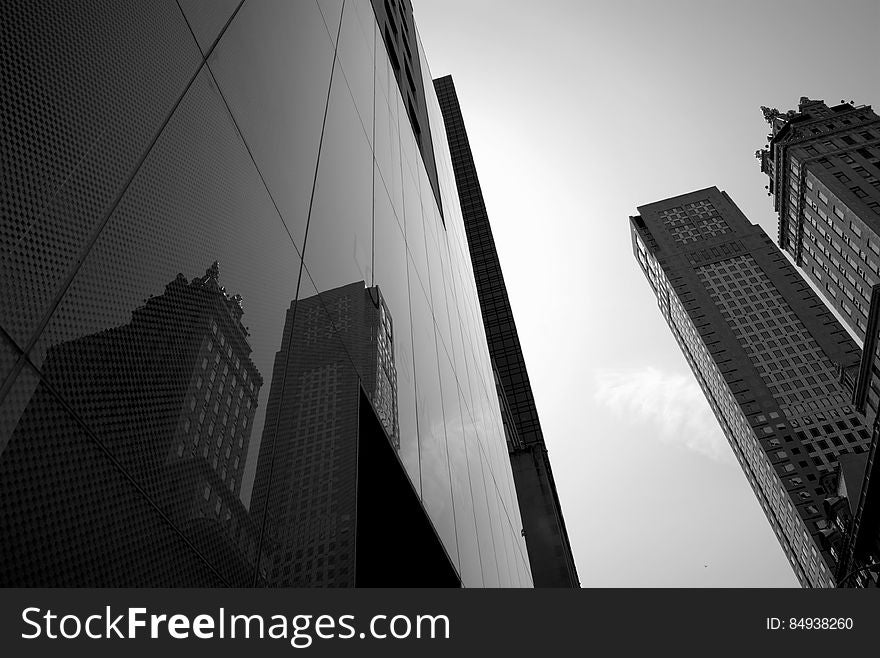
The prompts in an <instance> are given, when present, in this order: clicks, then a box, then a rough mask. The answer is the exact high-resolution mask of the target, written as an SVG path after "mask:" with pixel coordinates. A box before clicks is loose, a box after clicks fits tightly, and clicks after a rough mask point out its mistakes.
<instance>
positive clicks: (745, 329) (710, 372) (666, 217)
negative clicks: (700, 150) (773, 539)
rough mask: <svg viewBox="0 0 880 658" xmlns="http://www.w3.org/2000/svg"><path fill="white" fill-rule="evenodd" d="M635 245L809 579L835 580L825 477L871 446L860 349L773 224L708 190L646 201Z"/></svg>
mask: <svg viewBox="0 0 880 658" xmlns="http://www.w3.org/2000/svg"><path fill="white" fill-rule="evenodd" d="M630 227H631V234H632V240H633V251H634V254H635V256H636V259H637V260H638V262H639V266H640V267H641V269H642V271H643V272H644V274H645V276H646V277H647V279H648V281H649V283H650V285H651V288H652V289H653V291H654V293H655V294H656V296H657V302H658V305H659V307H660V310H661V312H662V313H663V316H664V318H665V319H666V321H667V323H668V324H669V327H670V329H671V330H672V333H673V335H674V336H675V339H676V341H677V342H678V344H679V347H680V348H681V350H682V352H683V353H684V355H685V357H686V359H687V361H688V364H689V365H690V367H691V369H692V370H693V372H694V375H695V376H696V378H697V381H698V382H699V384H700V387H701V388H702V389H703V392H704V393H705V395H706V399H707V400H708V401H709V404H710V406H711V408H712V410H713V412H714V413H715V416H716V418H717V419H718V421H719V423H720V425H721V428H722V430H723V431H724V434H725V436H726V437H727V439H728V442H729V443H730V445H731V448H732V449H733V452H734V454H735V456H736V458H737V459H738V461H739V462H740V464H741V466H742V468H743V472H744V474H745V476H746V478H747V479H748V481H749V484H750V485H751V487H752V489H753V491H754V492H755V495H756V497H757V499H758V502H759V503H760V504H761V507H762V508H763V510H764V512H765V514H766V516H767V519H768V521H769V522H770V525H771V526H772V528H773V530H774V532H775V533H776V536H777V537H778V539H779V542H780V545H781V546H782V549H783V550H784V551H785V554H786V556H787V557H788V559H789V562H790V563H791V566H792V569H793V570H794V573H795V575H796V576H797V578H798V580H799V581H800V583H801V584H802V585H803V586H805V587H834V586H835V584H836V581H835V575H834V574H835V570H836V568H837V560H838V556H836V555H835V554H834V553H833V552H832V550H831V547H829V546H828V544H827V541H826V534H827V533H828V531H829V526H830V523H829V520H828V518H827V515H826V513H825V511H824V508H823V503H824V501H825V499H826V498H827V497H828V496H830V495H831V492H829V491H827V490H826V484H825V476H827V475H829V474H831V473H833V471H834V469H835V468H836V466H837V463H838V460H839V458H840V457H841V455H846V454H860V453H864V452H865V450H866V448H867V446H868V444H869V434H868V431H867V429H866V428H865V425H864V419H863V416H862V415H861V414H859V413H858V412H857V411H856V409H855V407H854V406H853V405H852V404H851V402H850V395H849V391H848V389H847V387H846V386H845V385H844V384H842V383H841V382H840V377H839V372H840V370H841V369H847V368H852V367H853V366H854V365H857V364H858V362H859V358H860V351H859V349H858V347H857V346H856V344H855V342H854V341H853V340H852V339H851V338H850V337H849V335H848V334H847V332H846V330H845V329H844V327H843V326H842V325H841V324H840V323H839V322H838V321H837V320H836V319H835V318H834V316H833V315H832V314H831V312H830V311H829V310H828V309H827V308H826V307H825V305H824V304H823V303H822V302H821V301H820V299H819V298H818V296H817V295H816V294H815V293H814V292H813V291H812V289H811V288H810V287H809V285H808V284H807V283H806V282H805V281H804V280H803V279H802V278H801V277H800V276H799V275H798V273H797V271H796V269H795V268H794V267H793V266H792V265H791V264H790V263H789V261H788V260H787V259H786V258H785V256H784V255H783V254H782V253H781V252H780V251H779V249H778V248H777V247H776V246H775V245H774V244H773V242H772V241H771V240H770V238H769V237H768V236H767V235H766V234H765V233H764V231H763V230H762V229H761V228H760V227H758V226H756V225H753V224H751V223H750V222H749V221H748V219H747V218H746V217H745V216H744V215H743V214H742V212H740V210H739V209H738V208H737V207H736V205H735V204H734V203H733V201H732V200H731V199H730V198H729V197H728V196H727V195H726V194H725V193H724V192H719V191H718V189H717V188H708V189H705V190H699V191H696V192H692V193H689V194H685V195H682V196H678V197H673V198H671V199H666V200H664V201H659V202H657V203H652V204H648V205H646V206H641V207H639V215H638V216H636V217H632V218H630Z"/></svg>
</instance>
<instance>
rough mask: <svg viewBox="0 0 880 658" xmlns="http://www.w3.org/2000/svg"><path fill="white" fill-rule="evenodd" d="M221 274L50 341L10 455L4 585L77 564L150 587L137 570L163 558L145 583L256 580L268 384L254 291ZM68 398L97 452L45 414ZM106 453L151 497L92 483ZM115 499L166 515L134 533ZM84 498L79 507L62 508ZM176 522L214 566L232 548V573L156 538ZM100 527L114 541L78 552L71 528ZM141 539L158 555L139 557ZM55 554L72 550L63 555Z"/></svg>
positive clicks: (92, 578)
mask: <svg viewBox="0 0 880 658" xmlns="http://www.w3.org/2000/svg"><path fill="white" fill-rule="evenodd" d="M219 277H220V269H219V264H218V263H216V262H215V263H214V264H213V265H211V267H210V268H208V270H207V271H206V272H205V275H204V276H202V277H197V278H195V279H193V280H192V281H188V280H187V279H186V277H185V276H184V275H183V274H179V275H178V276H177V277H176V278H175V279H174V280H173V281H171V282H170V283H169V284H168V285H166V286H165V291H164V292H163V293H162V294H161V295H158V296H156V297H152V298H150V299H149V300H147V301H146V303H145V304H144V305H143V306H141V307H140V308H138V309H135V310H134V311H133V312H132V317H131V321H130V322H129V323H128V324H126V325H123V326H121V327H116V328H113V329H108V330H105V331H102V332H99V333H96V334H92V335H88V336H84V337H82V338H77V339H75V340H71V341H67V342H64V343H60V344H58V345H55V346H54V347H51V348H49V349H48V351H47V353H46V356H45V359H44V361H43V363H42V368H41V370H42V373H43V381H42V383H41V384H40V385H39V386H38V387H37V390H36V392H35V393H34V395H33V397H32V399H31V402H30V404H29V405H28V407H27V408H26V409H25V411H24V413H23V414H22V418H21V420H20V421H19V423H18V425H17V427H16V430H15V432H13V433H12V436H11V438H10V441H9V444H8V445H7V446H6V449H5V450H4V452H3V453H2V455H0V472H3V473H4V476H3V477H2V480H3V486H4V487H6V491H5V492H4V502H5V506H4V507H5V509H6V510H7V513H8V515H7V516H4V518H3V520H4V521H5V523H4V525H5V532H2V534H3V536H4V542H5V544H6V545H5V549H6V551H5V555H7V558H8V559H7V561H6V565H5V566H6V567H7V569H8V570H6V569H5V570H4V578H3V580H4V581H7V582H8V583H10V584H13V583H20V584H28V583H33V582H41V581H42V579H43V578H45V577H46V576H47V575H48V574H46V573H42V572H41V570H42V569H45V568H46V567H47V565H48V564H50V563H51V562H53V561H57V562H60V563H61V564H66V573H65V574H64V575H63V576H61V574H57V575H58V577H63V578H64V579H67V578H73V579H74V580H73V582H77V581H76V580H75V578H76V577H80V578H83V577H85V578H88V579H89V582H95V583H100V584H124V583H140V582H142V581H140V580H129V579H130V578H133V577H134V574H138V572H139V569H138V568H137V567H135V566H134V565H138V564H140V567H141V568H144V566H145V565H147V564H150V563H152V564H153V566H152V567H151V569H152V572H151V573H150V575H149V576H145V575H143V574H142V575H141V577H149V578H150V580H151V581H152V580H153V579H156V580H155V584H165V585H172V584H177V583H180V582H181V581H183V582H187V580H188V579H190V578H195V580H190V581H189V582H190V583H191V584H218V583H222V582H223V581H224V580H228V579H232V580H234V582H236V583H238V584H243V583H245V582H248V579H249V576H250V574H251V572H252V566H249V565H253V564H254V563H255V557H256V553H255V551H256V537H255V535H254V527H253V525H252V523H251V521H250V519H249V517H248V514H247V510H246V509H245V508H244V506H243V505H242V503H241V500H240V499H239V495H240V490H241V477H242V470H243V467H244V463H245V462H246V461H247V453H248V449H249V447H250V437H251V429H252V424H253V417H254V412H255V409H256V404H257V396H258V395H259V390H260V387H261V386H262V382H263V379H262V376H261V375H260V373H259V372H258V371H257V369H256V368H255V366H254V364H253V362H252V361H251V359H250V352H251V349H250V346H249V345H248V341H247V330H246V329H245V328H244V326H243V325H242V324H241V318H242V315H243V309H242V300H241V297H240V296H237V295H236V296H230V295H229V294H227V292H226V290H225V289H224V288H223V287H222V286H221V285H220V283H219ZM59 398H60V399H64V398H66V399H71V400H74V401H75V403H76V404H77V408H78V414H79V417H80V419H81V420H82V422H83V423H85V424H86V425H87V426H88V427H89V428H90V430H91V431H89V432H86V435H87V437H88V439H89V444H90V445H89V447H88V448H86V447H85V446H78V445H77V442H75V441H69V440H67V439H66V436H65V434H66V432H67V431H69V430H70V424H69V423H63V422H58V423H57V424H56V422H44V421H43V420H41V418H42V417H43V416H44V415H45V414H46V412H45V408H47V407H48V408H51V407H59V408H60V407H61V405H60V404H59V402H58V400H59ZM92 451H98V452H103V453H105V454H106V455H107V456H108V457H109V458H110V459H111V460H112V462H113V463H114V464H115V465H117V471H118V472H117V473H115V474H114V475H113V476H109V479H110V480H111V481H113V480H118V479H119V476H120V474H121V475H123V476H124V477H125V478H128V479H130V480H131V481H132V483H133V484H134V485H135V487H136V489H137V491H136V490H135V489H131V490H128V488H125V487H120V489H119V490H113V491H108V490H106V489H104V488H103V486H104V483H102V482H101V481H100V480H97V481H96V482H93V483H91V485H87V484H86V483H85V482H83V481H80V479H81V478H84V479H86V480H88V479H90V478H91V477H95V478H97V476H98V473H97V472H95V473H91V475H90V474H89V473H88V471H83V472H82V473H77V472H76V471H75V469H73V468H71V467H73V466H80V467H81V466H82V465H78V464H77V462H78V461H79V460H80V459H92V458H89V457H86V455H89V454H91V452H92ZM23 468H27V469H33V470H34V471H35V472H38V473H42V477H43V478H46V484H49V483H51V487H52V488H53V490H54V491H53V494H52V497H53V498H55V497H58V498H60V499H64V500H65V503H64V505H62V504H61V503H60V502H58V501H56V502H55V503H54V504H48V502H47V500H45V499H44V498H43V497H42V496H41V495H40V494H39V489H36V490H35V489H28V488H24V487H21V486H20V485H21V484H22V483H21V482H20V481H19V479H18V477H17V476H16V472H17V471H19V470H20V469H23ZM17 485H18V486H17ZM138 491H139V492H140V493H141V494H142V495H143V498H142V499H139V497H138ZM108 495H109V496H113V497H114V498H120V497H121V500H123V501H126V502H125V506H126V507H128V508H131V509H137V508H138V507H150V505H149V504H147V501H151V502H152V503H153V505H154V506H155V518H153V519H152V520H151V521H147V520H146V517H145V518H144V520H143V521H141V522H138V523H137V525H136V526H133V527H130V528H129V527H126V526H125V525H124V524H121V523H120V518H119V517H118V516H117V514H118V512H115V513H113V514H110V513H108V512H107V510H106V507H107V506H106V504H105V498H106V497H107V496H108ZM71 503H72V504H74V505H75V506H76V508H77V510H76V512H75V513H70V512H69V511H68V512H66V513H61V510H62V509H63V508H64V507H66V505H68V504H71ZM116 504H117V505H118V504H119V500H117V501H116ZM163 517H164V518H163ZM123 518H124V515H123ZM168 521H172V522H173V526H174V527H175V528H176V529H177V530H178V531H179V534H180V538H181V541H183V542H184V543H186V542H189V543H191V544H192V545H194V546H195V547H196V548H197V550H198V551H199V552H200V553H201V554H202V555H204V556H205V559H206V560H207V561H213V560H214V559H216V558H218V556H220V557H222V559H223V561H224V563H225V564H226V565H228V566H229V567H231V568H230V569H229V570H228V571H227V572H226V573H225V574H224V576H220V577H218V575H217V574H211V569H209V568H205V569H204V572H205V573H204V574H203V575H202V576H197V575H195V573H187V572H186V570H183V569H180V570H178V569H179V562H180V558H179V555H178V553H179V550H180V549H179V548H175V546H174V542H170V541H166V542H165V543H158V542H154V543H151V539H150V537H151V536H154V535H158V536H162V535H163V534H167V531H168V528H167V527H165V526H167V525H168V523H167V522H168ZM17 523H26V524H27V526H28V528H29V532H28V534H26V535H22V534H21V533H20V532H16V531H15V530H14V526H15V524H17ZM71 524H72V525H71ZM78 525H81V526H85V527H82V528H81V529H79V530H77V529H76V526H78ZM90 532H97V533H99V534H100V536H101V537H102V539H101V540H100V548H96V550H94V551H92V552H90V553H85V554H83V553H78V552H76V551H71V552H69V553H68V552H67V550H66V548H65V547H64V545H65V544H66V543H67V542H68V541H69V537H70V536H72V535H76V534H82V533H90ZM68 533H69V534H68ZM129 533H134V535H142V538H140V539H138V538H136V537H135V536H133V535H132V534H129ZM172 534H173V533H172ZM59 544H60V546H59ZM136 545H140V546H141V549H140V550H142V551H146V552H147V553H148V554H149V555H148V557H147V559H143V558H144V556H138V555H136V554H134V550H135V549H134V546H136ZM126 547H130V548H126ZM55 550H60V551H61V552H62V553H64V556H63V557H61V556H55V555H53V552H54V551H55ZM129 550H130V551H131V552H128V551H129ZM74 574H76V576H75V575H74ZM200 578H204V579H205V580H200ZM50 582H51V581H50ZM62 582H63V581H62Z"/></svg>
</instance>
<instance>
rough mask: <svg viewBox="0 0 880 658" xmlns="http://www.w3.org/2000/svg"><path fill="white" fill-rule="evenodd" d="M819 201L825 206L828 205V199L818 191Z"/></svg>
mask: <svg viewBox="0 0 880 658" xmlns="http://www.w3.org/2000/svg"><path fill="white" fill-rule="evenodd" d="M819 201H821V202H822V203H825V204H827V203H828V197H827V196H825V195H824V194H823V193H822V190H819Z"/></svg>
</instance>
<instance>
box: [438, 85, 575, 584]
mask: <svg viewBox="0 0 880 658" xmlns="http://www.w3.org/2000/svg"><path fill="white" fill-rule="evenodd" d="M434 88H435V89H436V90H437V98H438V99H439V101H440V109H441V110H442V111H443V121H444V124H445V126H446V137H447V139H448V141H449V150H450V153H451V154H452V166H453V169H454V171H455V183H456V186H457V188H458V198H459V201H460V203H461V211H462V216H463V217H464V226H465V231H466V232H467V239H468V247H469V250H470V257H471V263H472V264H473V267H474V275H475V277H476V280H477V293H478V295H479V299H480V310H481V311H482V316H483V325H484V327H485V329H486V336H487V338H488V340H489V353H490V354H491V356H492V362H493V365H494V366H495V369H496V372H497V383H498V386H497V391H498V399H499V405H500V407H501V410H502V417H503V418H504V421H505V423H504V426H505V431H506V435H507V447H508V451H509V453H510V462H511V464H512V466H513V475H514V481H515V483H516V491H517V496H518V498H519V509H520V513H521V514H522V519H523V529H524V530H525V537H526V545H527V546H528V549H529V560H530V562H531V565H532V578H533V579H534V582H535V586H536V587H578V586H579V581H578V576H577V568H576V567H575V563H574V556H573V555H572V552H571V543H570V542H569V539H568V532H567V531H566V529H565V520H564V518H563V516H562V506H561V504H560V502H559V496H558V495H557V492H556V482H555V481H554V479H553V471H552V469H551V468H550V459H549V455H548V452H547V445H546V443H545V441H544V433H543V432H542V431H541V421H540V420H539V418H538V410H537V408H536V407H535V398H534V396H533V394H532V387H531V384H530V383H529V373H528V371H527V370H526V363H525V359H524V358H523V353H522V348H521V347H520V343H519V336H518V334H517V331H516V322H515V321H514V318H513V311H512V309H511V307H510V299H509V298H508V296H507V288H506V286H505V285H504V275H503V273H502V271H501V263H500V262H499V260H498V253H497V251H496V249H495V241H494V240H493V238H492V227H491V226H490V224H489V215H488V213H487V211H486V204H485V202H484V200H483V192H482V190H481V188H480V181H479V178H478V177H477V169H476V165H475V164H474V158H473V154H472V153H471V147H470V142H469V141H468V137H467V131H466V129H465V125H464V118H463V117H462V113H461V106H460V105H459V102H458V95H457V93H456V91H455V84H454V83H453V81H452V76H445V77H443V78H438V79H436V80H434Z"/></svg>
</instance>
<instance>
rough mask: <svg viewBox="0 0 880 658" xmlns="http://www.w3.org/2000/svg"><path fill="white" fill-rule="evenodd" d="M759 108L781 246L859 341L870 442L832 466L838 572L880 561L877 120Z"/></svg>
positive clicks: (807, 109)
mask: <svg viewBox="0 0 880 658" xmlns="http://www.w3.org/2000/svg"><path fill="white" fill-rule="evenodd" d="M762 110H763V112H764V118H765V119H766V120H767V122H768V123H769V124H770V131H771V132H770V134H769V135H768V140H769V141H768V144H767V146H766V147H765V148H764V149H761V150H759V151H757V153H756V155H757V157H758V159H759V160H760V162H761V171H762V172H764V173H765V174H767V176H768V178H769V186H768V189H769V190H770V195H771V196H772V197H773V206H774V209H775V210H776V211H777V212H778V214H779V244H780V246H781V247H783V248H784V249H785V250H786V251H788V252H789V253H790V254H791V256H792V259H793V260H794V261H795V263H796V264H797V265H798V266H799V267H800V268H801V269H802V270H803V272H804V273H805V274H806V276H807V277H808V278H809V279H810V280H811V281H812V282H813V283H814V284H815V285H816V286H817V287H818V288H819V289H820V290H821V291H822V292H823V294H824V296H825V298H826V299H827V301H828V303H829V304H830V305H831V306H832V307H833V308H835V309H836V310H837V311H838V313H839V314H840V317H842V318H843V320H844V322H845V323H846V324H847V325H848V326H849V328H850V329H851V330H852V332H853V333H854V334H855V335H856V336H858V337H859V339H860V340H862V341H863V344H864V350H863V355H864V356H863V358H862V363H861V364H860V366H859V367H853V368H852V369H851V370H850V371H849V372H847V373H846V376H847V381H848V383H849V385H850V386H851V388H852V389H853V403H854V404H855V406H856V407H857V408H858V409H859V410H860V411H863V412H864V413H865V414H866V417H867V423H868V425H869V427H872V433H873V440H872V445H871V449H870V450H869V452H868V454H867V455H865V457H864V458H863V459H862V460H861V462H860V465H858V466H857V465H853V466H852V467H850V468H847V469H841V470H840V472H839V480H840V481H839V483H838V484H839V485H840V486H839V489H840V490H841V493H842V492H843V491H844V490H845V491H846V495H845V496H843V497H845V498H847V499H848V505H845V506H837V508H836V509H838V510H839V512H840V513H841V515H840V516H839V518H840V521H841V523H840V528H841V529H842V530H843V531H844V533H845V534H847V533H848V535H849V536H848V537H846V538H845V539H844V541H843V542H842V546H843V548H842V552H843V553H844V556H843V558H842V560H841V565H840V569H839V571H840V573H839V574H838V576H839V577H843V576H844V575H846V574H847V573H851V572H853V571H854V570H855V569H856V568H857V567H858V566H859V565H860V564H865V565H867V564H871V563H872V562H875V561H880V489H878V487H877V486H876V482H877V481H878V480H880V473H877V472H875V469H876V468H877V467H878V466H880V464H877V462H876V460H875V454H876V451H877V441H878V431H877V416H878V413H877V412H878V407H880V378H878V374H880V361H878V355H877V338H878V319H880V286H878V282H880V117H878V116H877V114H875V113H874V112H873V111H872V110H871V107H870V106H856V105H854V104H852V103H846V102H844V101H841V102H840V104H838V105H834V106H831V107H829V106H828V105H827V104H826V103H825V102H823V101H821V100H811V99H809V98H806V97H803V98H801V99H800V102H799V104H798V109H797V110H789V111H788V112H785V113H782V112H779V111H778V110H776V109H771V108H767V107H764V108H762ZM853 473H859V475H860V477H858V478H854V477H852V474H853ZM848 474H849V475H850V477H848V478H847V475H848ZM847 479H848V480H849V486H846V483H845V482H844V480H847ZM854 481H858V485H856V484H854ZM872 482H873V483H875V486H874V487H871V486H870V485H871V483H872ZM836 543H840V542H836ZM863 576H864V574H860V576H859V581H860V582H866V581H865V580H864V578H863ZM875 580H876V576H875Z"/></svg>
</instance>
